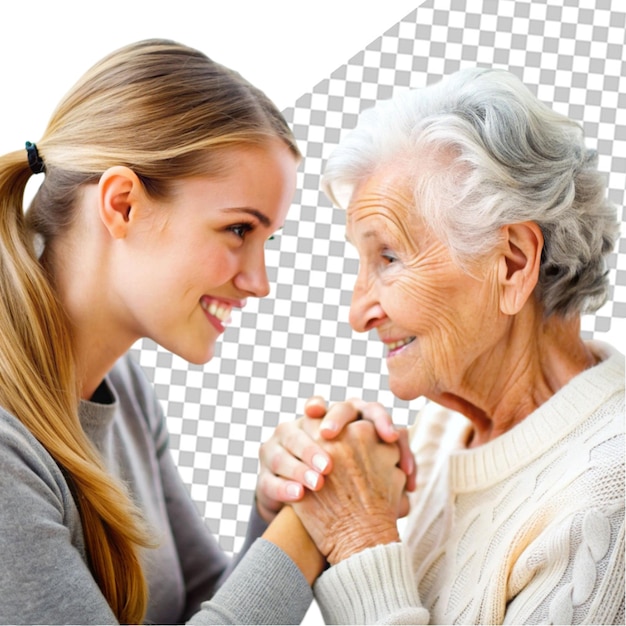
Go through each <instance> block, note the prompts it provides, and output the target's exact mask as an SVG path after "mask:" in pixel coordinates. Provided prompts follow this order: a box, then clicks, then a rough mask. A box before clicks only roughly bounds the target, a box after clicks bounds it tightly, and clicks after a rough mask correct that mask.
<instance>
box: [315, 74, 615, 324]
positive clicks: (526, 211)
mask: <svg viewBox="0 0 626 626" xmlns="http://www.w3.org/2000/svg"><path fill="white" fill-rule="evenodd" d="M444 154H452V155H453V158H452V162H451V164H450V165H449V166H448V167H429V168H427V169H428V175H427V176H418V175H414V174H413V173H412V172H415V173H417V172H418V171H420V169H421V168H423V165H424V163H427V164H428V163H431V164H437V161H438V158H437V157H438V156H442V155H444ZM447 162H448V163H449V161H447ZM390 164H396V165H397V167H398V168H402V169H405V168H407V167H408V169H406V171H407V172H408V180H407V182H408V184H411V185H412V186H413V197H414V199H415V206H416V207H419V211H420V214H421V216H422V217H423V218H424V220H425V221H426V223H427V224H428V225H429V227H430V228H432V230H433V232H434V233H435V234H436V236H438V237H439V238H440V239H441V241H443V242H444V243H446V244H447V245H448V246H449V248H450V250H451V252H452V255H453V258H455V260H456V261H457V262H458V263H459V265H460V266H461V267H462V268H465V269H467V270H468V271H469V266H470V265H471V261H472V260H475V259H478V258H480V256H481V255H483V254H485V253H487V252H488V251H489V250H490V249H492V248H493V246H494V245H496V243H497V242H498V238H499V237H500V229H501V227H502V226H504V225H506V224H512V223H516V222H523V221H533V222H535V223H536V224H537V225H538V226H539V227H540V228H541V230H542V232H543V236H544V248H543V251H542V259H541V268H540V275H539V282H538V285H537V288H536V294H537V298H538V299H539V300H540V301H541V302H542V304H543V307H544V311H545V315H546V317H547V316H550V315H552V314H558V315H562V316H570V315H576V314H580V313H586V312H591V311H594V310H597V309H598V308H599V307H600V306H602V304H604V302H605V301H606V299H607V295H608V279H607V274H608V272H607V269H606V263H605V258H606V256H607V255H608V254H609V253H610V252H611V251H612V250H613V247H614V245H615V240H616V238H617V236H618V232H619V224H618V222H617V216H616V210H615V208H614V207H613V205H612V204H611V203H610V202H609V201H608V200H607V199H606V189H605V186H606V185H605V179H604V176H603V175H602V174H601V173H600V172H598V170H597V155H596V153H595V152H594V151H592V150H588V149H587V148H586V147H585V143H584V137H583V133H582V129H581V127H580V125H579V124H577V123H576V122H574V121H573V120H570V119H569V118H567V117H565V116H563V115H561V114H559V113H557V112H555V111H553V110H552V109H550V108H549V107H547V106H546V105H545V104H543V103H542V102H540V101H539V100H538V99H537V98H536V97H535V96H534V95H533V94H532V93H531V92H530V91H529V90H528V89H527V88H526V86H525V85H524V84H523V83H522V82H520V81H519V80H518V79H517V78H516V77H515V76H514V75H513V74H511V73H509V72H506V71H504V70H494V69H480V68H472V69H467V70H461V71H459V72H456V73H454V74H452V75H450V76H448V77H447V78H446V79H444V80H443V81H441V82H439V83H437V84H435V85H430V86H428V87H425V88H423V89H416V90H410V91H405V92H402V93H400V94H399V95H398V96H395V97H394V98H392V99H391V100H387V101H384V102H381V103H379V104H378V105H377V106H376V107H374V108H373V109H369V110H367V111H365V112H364V113H363V114H362V115H361V116H360V118H359V122H358V124H357V127H356V129H355V130H354V131H352V132H351V133H350V134H348V136H347V137H346V138H345V140H343V141H342V142H341V144H340V145H339V146H338V147H337V148H336V149H335V151H334V152H333V153H332V154H331V156H330V158H329V160H328V162H327V164H326V168H325V172H324V178H323V186H324V190H325V191H326V193H327V195H328V196H329V197H330V198H331V199H332V200H333V202H335V203H336V204H337V205H339V206H344V207H345V206H346V205H347V203H348V202H349V199H350V196H351V194H352V191H353V190H354V188H355V187H356V185H358V184H359V183H360V182H361V181H363V180H365V179H366V178H368V177H369V176H371V175H372V174H373V173H374V172H375V171H376V170H378V169H379V168H381V167H385V166H389V165H390Z"/></svg>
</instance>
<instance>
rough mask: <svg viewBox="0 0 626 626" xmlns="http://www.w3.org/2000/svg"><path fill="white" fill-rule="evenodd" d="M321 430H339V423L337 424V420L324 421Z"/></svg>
mask: <svg viewBox="0 0 626 626" xmlns="http://www.w3.org/2000/svg"><path fill="white" fill-rule="evenodd" d="M320 430H329V431H330V432H332V433H334V432H336V431H337V424H335V422H322V424H320Z"/></svg>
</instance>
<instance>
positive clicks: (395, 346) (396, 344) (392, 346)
mask: <svg viewBox="0 0 626 626" xmlns="http://www.w3.org/2000/svg"><path fill="white" fill-rule="evenodd" d="M414 340H415V337H405V338H404V339H400V340H398V341H390V342H389V343H386V346H387V348H388V350H389V356H391V355H392V354H395V353H396V352H398V350H400V349H401V348H404V346H406V345H408V344H410V343H411V342H412V341H414Z"/></svg>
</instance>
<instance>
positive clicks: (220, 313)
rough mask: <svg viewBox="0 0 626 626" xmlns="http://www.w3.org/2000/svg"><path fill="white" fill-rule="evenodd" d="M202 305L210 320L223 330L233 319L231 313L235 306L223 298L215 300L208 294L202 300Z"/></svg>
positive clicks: (218, 328)
mask: <svg viewBox="0 0 626 626" xmlns="http://www.w3.org/2000/svg"><path fill="white" fill-rule="evenodd" d="M200 306H201V307H202V308H203V309H204V311H205V313H206V314H207V317H208V318H209V321H210V322H211V323H212V324H213V326H215V327H216V328H217V330H219V331H220V332H222V331H223V330H224V329H225V327H226V326H227V325H228V323H229V322H230V321H231V317H230V314H231V312H232V310H233V307H232V306H231V305H230V304H227V303H226V302H224V301H223V300H215V299H214V298H210V297H208V296H204V297H203V298H202V299H201V300H200Z"/></svg>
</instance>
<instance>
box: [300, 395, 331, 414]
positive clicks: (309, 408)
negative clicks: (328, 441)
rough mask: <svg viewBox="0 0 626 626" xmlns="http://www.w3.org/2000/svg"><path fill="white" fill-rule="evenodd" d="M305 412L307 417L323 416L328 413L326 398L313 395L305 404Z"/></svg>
mask: <svg viewBox="0 0 626 626" xmlns="http://www.w3.org/2000/svg"><path fill="white" fill-rule="evenodd" d="M304 414H305V415H306V416H307V417H313V418H317V419H319V418H321V417H324V415H326V400H324V398H322V397H321V396H312V397H311V398H309V399H308V400H307V401H306V402H305V404H304Z"/></svg>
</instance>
